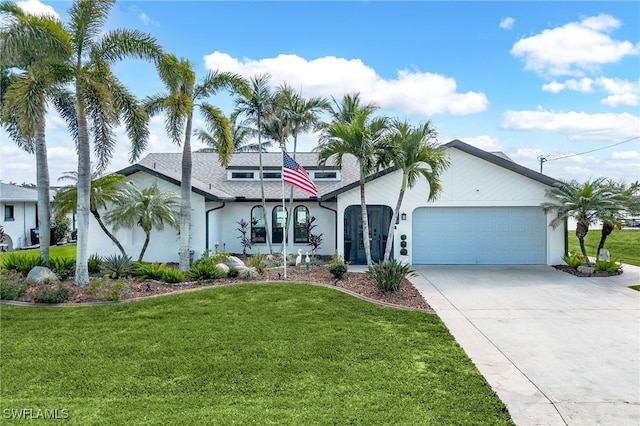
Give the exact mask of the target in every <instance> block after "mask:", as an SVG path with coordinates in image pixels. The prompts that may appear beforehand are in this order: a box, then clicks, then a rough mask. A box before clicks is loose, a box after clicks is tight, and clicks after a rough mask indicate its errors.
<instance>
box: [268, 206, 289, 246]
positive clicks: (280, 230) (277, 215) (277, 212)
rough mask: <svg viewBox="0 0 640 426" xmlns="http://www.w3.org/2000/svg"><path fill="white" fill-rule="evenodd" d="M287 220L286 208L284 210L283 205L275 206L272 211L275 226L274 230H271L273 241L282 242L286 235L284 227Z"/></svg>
mask: <svg viewBox="0 0 640 426" xmlns="http://www.w3.org/2000/svg"><path fill="white" fill-rule="evenodd" d="M286 222H287V214H286V210H283V209H282V206H275V207H274V208H273V211H272V213H271V226H273V230H272V232H271V241H272V242H273V243H281V242H282V236H283V235H284V227H285V223H286Z"/></svg>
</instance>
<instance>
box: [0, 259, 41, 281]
mask: <svg viewBox="0 0 640 426" xmlns="http://www.w3.org/2000/svg"><path fill="white" fill-rule="evenodd" d="M35 266H47V262H45V261H44V260H42V258H41V257H40V256H37V255H32V254H25V253H7V254H6V255H4V256H3V257H2V267H3V268H4V269H8V270H9V271H18V272H20V273H21V274H22V275H23V276H25V277H26V276H27V274H28V273H29V271H30V270H32V269H33V268H34V267H35Z"/></svg>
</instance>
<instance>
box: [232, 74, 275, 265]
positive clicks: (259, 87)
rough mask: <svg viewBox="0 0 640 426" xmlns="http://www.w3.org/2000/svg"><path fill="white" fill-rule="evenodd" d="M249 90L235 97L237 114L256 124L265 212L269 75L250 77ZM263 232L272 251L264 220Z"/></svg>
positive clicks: (263, 208)
mask: <svg viewBox="0 0 640 426" xmlns="http://www.w3.org/2000/svg"><path fill="white" fill-rule="evenodd" d="M249 87H250V90H249V91H248V92H247V93H245V94H244V95H243V96H240V97H238V98H237V99H236V102H235V104H236V109H235V112H236V113H237V114H244V115H245V116H247V117H248V118H249V119H250V120H251V121H253V122H254V123H255V125H256V132H257V134H258V164H259V173H260V195H261V199H262V211H263V212H265V213H266V211H267V202H266V200H265V196H264V179H263V176H262V175H263V167H262V151H263V146H262V133H263V121H264V119H265V117H266V116H268V114H269V109H270V108H271V106H272V104H273V95H272V94H271V89H270V88H269V75H268V74H261V75H257V76H254V77H252V78H251V80H250V82H249ZM265 217H266V216H265ZM264 226H265V232H266V237H267V247H268V249H269V253H273V250H272V248H271V233H270V232H269V222H268V221H267V220H265V223H264Z"/></svg>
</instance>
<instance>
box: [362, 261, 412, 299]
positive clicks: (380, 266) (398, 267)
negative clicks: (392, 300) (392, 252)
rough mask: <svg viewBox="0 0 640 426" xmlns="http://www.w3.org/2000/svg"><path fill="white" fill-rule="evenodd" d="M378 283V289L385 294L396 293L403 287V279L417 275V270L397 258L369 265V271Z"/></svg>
mask: <svg viewBox="0 0 640 426" xmlns="http://www.w3.org/2000/svg"><path fill="white" fill-rule="evenodd" d="M367 274H369V276H371V277H373V279H374V280H375V281H376V284H377V285H378V290H380V291H381V292H382V293H384V294H390V293H394V292H396V291H398V290H400V288H401V287H402V280H403V279H404V278H409V277H412V276H415V275H416V274H415V272H414V271H412V270H411V269H410V268H409V265H407V264H404V263H400V262H398V261H397V260H396V259H391V260H388V261H386V262H382V263H376V264H373V265H372V266H370V267H369V270H368V271H367Z"/></svg>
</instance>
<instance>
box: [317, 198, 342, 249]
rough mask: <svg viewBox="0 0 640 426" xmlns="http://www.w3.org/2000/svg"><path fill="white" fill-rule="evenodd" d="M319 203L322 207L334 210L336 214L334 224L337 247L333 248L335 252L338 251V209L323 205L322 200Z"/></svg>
mask: <svg viewBox="0 0 640 426" xmlns="http://www.w3.org/2000/svg"><path fill="white" fill-rule="evenodd" d="M318 205H319V206H320V207H322V208H323V209H327V210H329V211H332V212H333V215H334V216H335V220H334V225H333V230H334V234H335V235H334V237H333V238H334V241H335V248H334V250H333V252H334V253H335V252H337V251H338V211H337V210H334V209H332V208H331V207H327V206H323V205H322V200H318Z"/></svg>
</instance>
